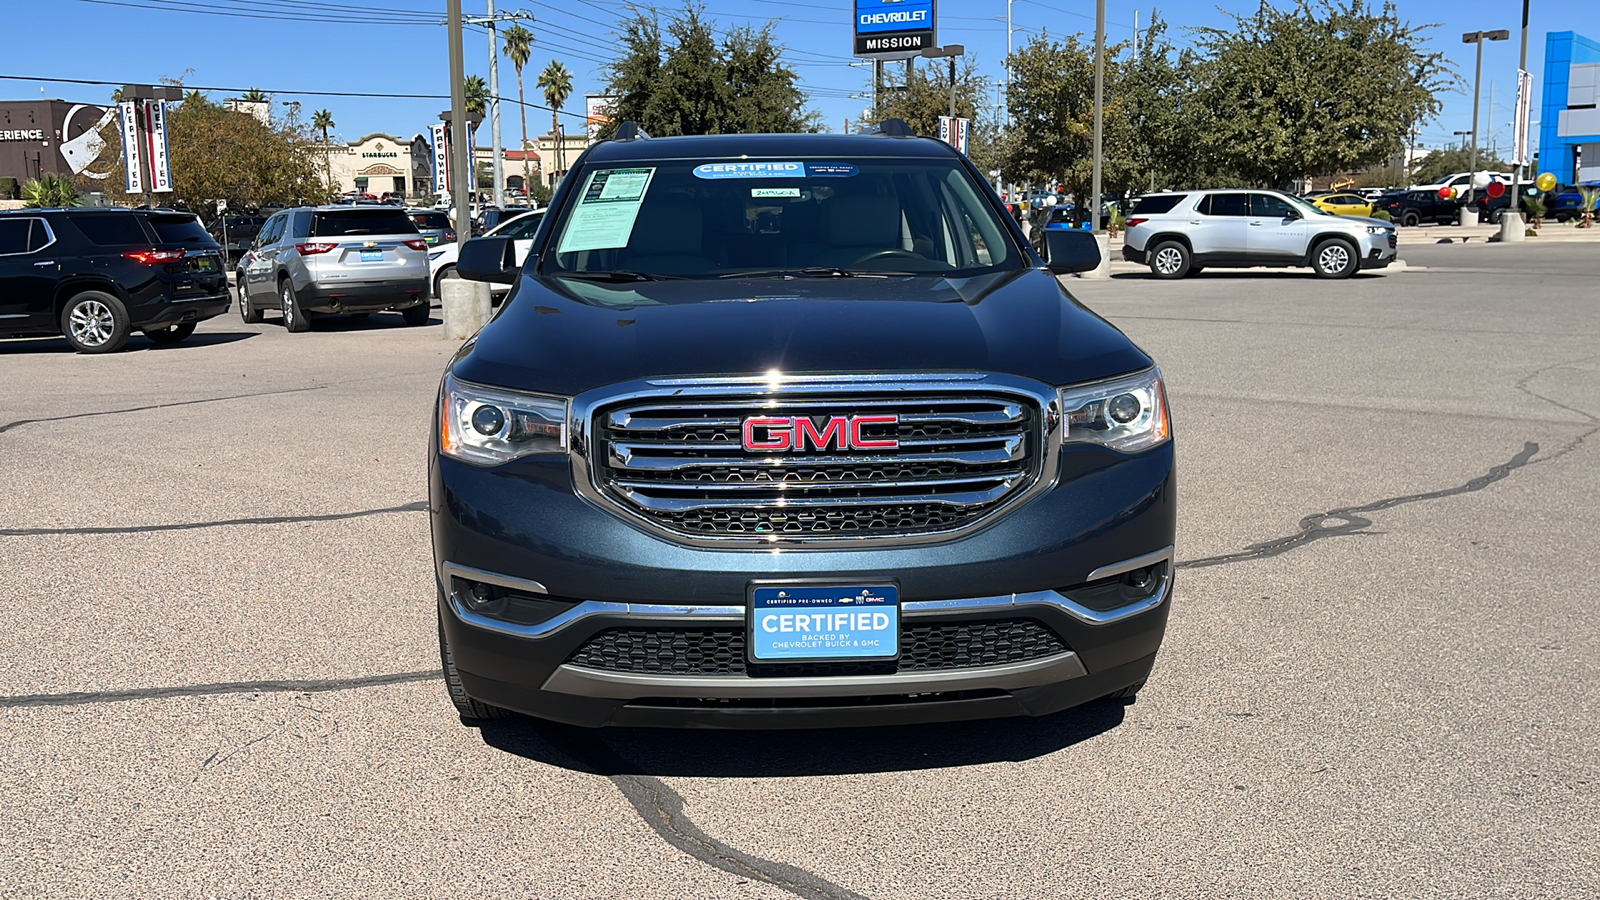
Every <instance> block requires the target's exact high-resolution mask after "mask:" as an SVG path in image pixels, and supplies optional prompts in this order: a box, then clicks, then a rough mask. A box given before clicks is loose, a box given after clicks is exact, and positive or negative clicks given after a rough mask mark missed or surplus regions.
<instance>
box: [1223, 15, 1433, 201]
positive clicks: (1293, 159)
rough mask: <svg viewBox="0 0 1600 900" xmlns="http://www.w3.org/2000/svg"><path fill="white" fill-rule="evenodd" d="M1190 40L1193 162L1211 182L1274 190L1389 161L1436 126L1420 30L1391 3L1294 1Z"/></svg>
mask: <svg viewBox="0 0 1600 900" xmlns="http://www.w3.org/2000/svg"><path fill="white" fill-rule="evenodd" d="M1233 19H1234V24H1233V26H1232V27H1229V28H1200V29H1196V32H1195V33H1196V39H1195V44H1196V46H1197V47H1198V48H1199V49H1200V51H1201V53H1202V54H1203V55H1204V56H1205V58H1206V59H1205V63H1204V65H1202V66H1201V67H1200V68H1199V72H1198V76H1199V84H1198V91H1197V94H1196V97H1195V99H1196V100H1197V101H1198V104H1199V107H1200V108H1202V109H1204V110H1205V111H1206V115H1205V122H1204V126H1205V127H1204V128H1202V129H1200V130H1199V131H1198V132H1197V134H1196V136H1195V137H1196V141H1195V148H1194V149H1195V150H1196V151H1197V152H1198V153H1200V154H1201V155H1203V156H1204V157H1205V160H1206V162H1208V163H1209V165H1210V166H1211V167H1212V168H1213V169H1215V170H1219V171H1226V172H1231V173H1235V174H1236V175H1237V176H1238V177H1240V178H1241V179H1243V180H1244V181H1247V182H1253V183H1256V184H1262V185H1267V186H1273V187H1284V186H1287V185H1288V184H1289V182H1290V181H1291V180H1292V179H1294V178H1297V177H1301V176H1307V175H1332V174H1336V173H1339V172H1347V171H1352V170H1356V169H1361V168H1365V167H1367V166H1371V165H1376V164H1379V163H1382V162H1383V161H1385V160H1386V159H1389V158H1390V157H1393V156H1395V155H1396V154H1398V153H1400V152H1401V150H1402V149H1403V148H1404V147H1405V145H1406V141H1407V136H1408V134H1409V132H1410V131H1411V128H1412V125H1413V123H1415V122H1419V121H1422V120H1423V119H1426V118H1428V117H1429V116H1432V115H1434V114H1436V113H1437V112H1438V111H1439V109H1440V103H1439V101H1438V99H1437V98H1436V96H1435V95H1436V92H1437V91H1439V90H1441V89H1442V88H1444V87H1445V86H1446V84H1447V83H1448V80H1449V79H1450V77H1451V70H1450V68H1449V64H1448V63H1447V62H1445V60H1444V57H1443V54H1440V53H1430V52H1428V51H1427V49H1426V47H1425V46H1424V38H1423V33H1424V32H1425V31H1426V29H1427V28H1428V26H1413V25H1411V24H1410V23H1408V22H1405V21H1402V20H1401V19H1400V18H1399V15H1398V13H1397V12H1396V10H1395V7H1394V4H1393V3H1392V2H1385V3H1384V4H1383V5H1382V7H1381V8H1378V9H1375V8H1374V7H1373V6H1372V5H1371V4H1370V3H1368V2H1367V0H1294V3H1293V5H1292V6H1289V7H1286V8H1281V9H1280V8H1278V7H1275V6H1272V5H1271V4H1270V3H1268V2H1263V3H1262V4H1261V6H1260V8H1259V9H1257V10H1256V12H1255V13H1253V14H1250V15H1234V16H1233Z"/></svg>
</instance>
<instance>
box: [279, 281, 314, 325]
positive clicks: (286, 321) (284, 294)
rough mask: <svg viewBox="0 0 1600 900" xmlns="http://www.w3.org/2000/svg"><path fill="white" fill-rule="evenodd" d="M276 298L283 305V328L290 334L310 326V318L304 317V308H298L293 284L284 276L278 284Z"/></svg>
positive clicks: (298, 302)
mask: <svg viewBox="0 0 1600 900" xmlns="http://www.w3.org/2000/svg"><path fill="white" fill-rule="evenodd" d="M278 300H279V302H280V304H281V305H282V307H283V328H284V330H285V331H287V332H289V333H290V334H300V333H302V332H304V331H308V330H310V328H311V320H310V319H308V318H306V313H305V310H303V309H301V308H300V301H299V300H297V299H296V298H295V296H294V285H292V284H290V283H289V279H287V278H285V279H284V280H283V283H282V284H280V285H278Z"/></svg>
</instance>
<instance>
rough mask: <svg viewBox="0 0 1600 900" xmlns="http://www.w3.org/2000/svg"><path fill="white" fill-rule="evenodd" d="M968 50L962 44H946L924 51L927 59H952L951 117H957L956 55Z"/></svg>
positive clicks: (923, 53)
mask: <svg viewBox="0 0 1600 900" xmlns="http://www.w3.org/2000/svg"><path fill="white" fill-rule="evenodd" d="M966 52H967V48H966V46H965V45H962V44H946V45H945V46H943V47H927V48H925V49H924V50H923V51H922V55H923V57H924V58H926V59H944V58H946V57H949V59H950V118H952V119H954V118H955V117H956V57H958V56H960V55H961V54H963V53H966ZM952 127H953V126H952Z"/></svg>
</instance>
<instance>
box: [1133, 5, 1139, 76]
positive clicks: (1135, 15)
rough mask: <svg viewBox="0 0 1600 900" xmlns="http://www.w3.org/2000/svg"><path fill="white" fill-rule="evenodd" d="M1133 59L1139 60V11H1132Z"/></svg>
mask: <svg viewBox="0 0 1600 900" xmlns="http://www.w3.org/2000/svg"><path fill="white" fill-rule="evenodd" d="M1133 61H1134V62H1136V63H1137V62H1138V61H1139V11H1138V10H1137V9H1136V10H1134V11H1133Z"/></svg>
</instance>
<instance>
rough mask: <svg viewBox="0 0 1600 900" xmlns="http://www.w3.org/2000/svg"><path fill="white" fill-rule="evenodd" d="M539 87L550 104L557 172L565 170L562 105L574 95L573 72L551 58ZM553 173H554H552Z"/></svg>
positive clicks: (540, 76)
mask: <svg viewBox="0 0 1600 900" xmlns="http://www.w3.org/2000/svg"><path fill="white" fill-rule="evenodd" d="M537 87H538V88H539V89H540V90H541V91H544V102H546V103H548V104H550V137H551V138H553V139H554V140H555V147H556V166H555V171H556V172H564V171H566V168H567V154H566V147H565V146H564V142H563V141H562V139H561V107H562V106H564V105H565V104H566V102H567V98H568V97H570V96H572V73H571V72H568V71H567V67H566V66H564V65H562V64H561V63H560V62H558V61H556V60H553V59H552V60H550V65H548V66H545V67H544V71H543V72H540V73H539V82H538V85H537ZM552 174H553V173H552Z"/></svg>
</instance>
